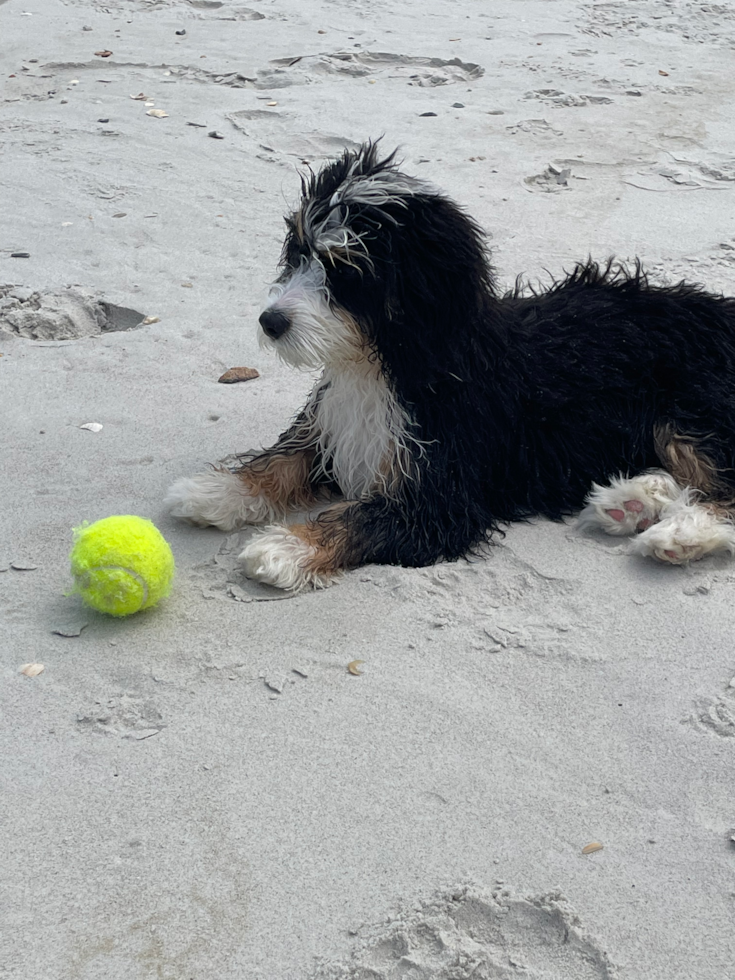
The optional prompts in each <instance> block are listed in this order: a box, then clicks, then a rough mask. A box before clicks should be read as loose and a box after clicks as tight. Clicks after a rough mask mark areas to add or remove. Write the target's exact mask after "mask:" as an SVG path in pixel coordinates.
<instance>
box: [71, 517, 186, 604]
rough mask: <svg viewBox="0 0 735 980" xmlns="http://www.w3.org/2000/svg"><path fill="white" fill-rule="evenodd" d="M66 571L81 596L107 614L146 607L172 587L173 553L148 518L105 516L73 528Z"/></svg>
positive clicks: (166, 593)
mask: <svg viewBox="0 0 735 980" xmlns="http://www.w3.org/2000/svg"><path fill="white" fill-rule="evenodd" d="M71 571H72V575H73V576H74V582H75V586H74V589H73V591H74V592H78V593H79V595H80V596H81V597H82V599H83V600H84V602H86V603H87V605H88V606H92V608H93V609H97V610H98V611H99V612H103V613H109V614H110V616H130V615H131V613H136V612H140V610H141V609H149V608H150V607H151V606H155V604H156V603H157V602H158V601H159V599H163V598H164V597H165V596H167V595H168V594H169V592H170V591H171V581H172V579H173V577H174V556H173V555H172V554H171V549H170V548H169V546H168V542H167V541H166V539H165V538H164V537H163V535H162V534H161V532H160V531H159V530H158V528H157V527H156V526H155V524H153V523H152V522H151V521H147V520H145V519H144V518H142V517H131V516H126V517H105V518H104V519H103V520H101V521H96V522H95V523H94V524H89V523H87V522H85V523H84V524H82V525H81V526H80V527H75V528H74V548H73V549H72V553H71Z"/></svg>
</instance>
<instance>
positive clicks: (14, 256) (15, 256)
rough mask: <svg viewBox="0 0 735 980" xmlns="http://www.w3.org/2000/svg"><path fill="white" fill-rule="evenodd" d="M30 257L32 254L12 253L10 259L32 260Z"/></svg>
mask: <svg viewBox="0 0 735 980" xmlns="http://www.w3.org/2000/svg"><path fill="white" fill-rule="evenodd" d="M30 257H31V253H30V252H11V253H10V258H11V259H30Z"/></svg>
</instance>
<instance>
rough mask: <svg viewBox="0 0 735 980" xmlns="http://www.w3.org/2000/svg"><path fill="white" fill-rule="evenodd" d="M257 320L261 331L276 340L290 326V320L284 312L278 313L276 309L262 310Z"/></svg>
mask: <svg viewBox="0 0 735 980" xmlns="http://www.w3.org/2000/svg"><path fill="white" fill-rule="evenodd" d="M259 322H260V325H261V327H262V328H263V332H264V333H266V334H268V336H269V337H270V338H271V339H272V340H278V338H279V337H280V336H282V335H283V334H284V333H285V332H286V331H287V330H288V328H289V327H290V326H291V321H290V320H289V318H288V317H287V316H286V314H285V313H279V312H278V311H277V310H263V312H262V313H261V314H260V320H259Z"/></svg>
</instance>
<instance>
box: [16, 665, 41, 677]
mask: <svg viewBox="0 0 735 980" xmlns="http://www.w3.org/2000/svg"><path fill="white" fill-rule="evenodd" d="M43 670H44V666H43V664H23V665H22V667H21V668H20V672H21V674H25V675H26V677H38V675H39V674H40V673H42V672H43Z"/></svg>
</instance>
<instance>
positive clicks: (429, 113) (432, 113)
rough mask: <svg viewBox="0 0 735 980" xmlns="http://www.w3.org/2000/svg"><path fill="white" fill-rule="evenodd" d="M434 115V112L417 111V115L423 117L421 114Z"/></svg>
mask: <svg viewBox="0 0 735 980" xmlns="http://www.w3.org/2000/svg"><path fill="white" fill-rule="evenodd" d="M435 115H436V113H435V112H420V113H419V116H420V117H423V116H435Z"/></svg>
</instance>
